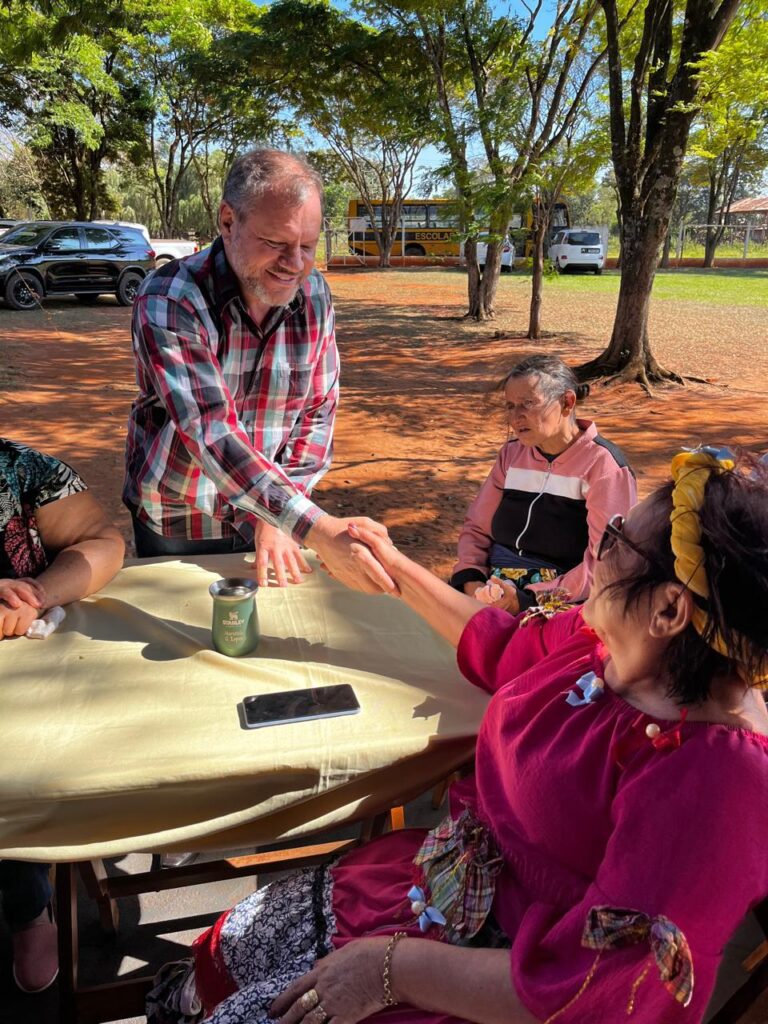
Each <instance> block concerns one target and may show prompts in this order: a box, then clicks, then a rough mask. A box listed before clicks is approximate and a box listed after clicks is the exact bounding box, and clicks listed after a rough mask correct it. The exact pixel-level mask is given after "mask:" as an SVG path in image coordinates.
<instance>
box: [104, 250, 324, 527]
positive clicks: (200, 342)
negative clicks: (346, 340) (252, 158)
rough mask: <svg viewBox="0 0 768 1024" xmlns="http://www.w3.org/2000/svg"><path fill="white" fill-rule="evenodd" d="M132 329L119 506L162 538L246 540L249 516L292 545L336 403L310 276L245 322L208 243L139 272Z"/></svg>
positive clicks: (319, 303)
mask: <svg viewBox="0 0 768 1024" xmlns="http://www.w3.org/2000/svg"><path fill="white" fill-rule="evenodd" d="M132 334H133V348H134V354H135V357H136V376H137V384H138V388H139V396H138V398H137V399H136V400H135V401H134V403H133V406H132V408H131V414H130V419H129V423H128V439H127V444H126V480H125V486H124V489H123V500H124V501H125V503H126V504H127V505H128V507H129V508H131V509H133V510H134V511H136V513H137V515H138V518H139V519H140V520H141V521H142V522H145V523H146V524H147V525H148V526H149V527H150V528H151V529H153V530H155V532H157V533H161V534H163V535H165V536H170V537H185V538H187V539H189V540H201V539H208V538H218V537H230V536H233V535H234V534H235V533H237V534H240V535H241V536H243V537H245V538H246V539H247V540H250V539H251V538H252V536H253V528H254V525H255V523H256V520H257V518H262V519H265V520H266V521H267V522H269V523H272V524H273V525H277V526H280V527H281V528H282V529H283V530H285V531H288V532H290V533H292V534H293V536H294V538H295V539H296V540H299V541H300V540H302V539H303V538H304V537H305V536H306V534H307V532H308V531H309V529H310V527H311V526H312V524H313V523H314V522H316V520H317V519H318V518H319V517H320V516H321V515H322V514H323V513H322V512H321V510H320V509H319V508H318V507H317V506H316V505H315V504H314V503H313V502H312V501H311V500H310V499H309V497H308V495H309V494H310V492H311V490H312V488H313V487H314V486H315V484H316V483H317V482H318V480H320V478H321V477H322V476H323V474H324V473H325V472H326V471H327V470H328V468H329V466H330V463H331V452H332V438H333V422H334V416H335V412H336V404H337V401H338V379H339V358H338V352H337V349H336V338H335V323H334V312H333V305H332V302H331V296H330V292H329V290H328V286H327V284H326V283H325V280H324V278H323V276H322V275H321V274H320V273H319V271H316V270H315V271H313V272H312V273H311V274H310V275H309V277H308V278H307V280H306V281H305V282H304V285H303V287H302V289H301V290H300V291H299V293H298V295H297V296H296V298H295V299H294V300H293V302H292V303H291V304H290V305H289V306H285V307H280V308H277V309H275V310H274V311H273V315H272V316H271V318H270V319H269V320H268V321H267V322H266V323H265V324H264V325H263V328H259V327H257V326H256V325H255V324H254V323H253V321H252V320H251V318H250V316H249V315H248V312H247V310H246V308H245V306H244V304H243V302H242V300H241V297H240V291H239V286H238V281H237V278H236V277H235V275H234V273H233V271H232V269H231V268H230V266H229V263H228V262H227V259H226V255H225V253H224V246H223V244H222V242H221V239H217V240H216V242H214V244H213V245H212V246H211V247H210V249H208V250H204V251H203V252H201V253H198V254H197V255H195V256H192V257H189V258H188V259H185V260H182V261H180V262H176V261H173V262H171V263H169V264H167V266H165V267H163V268H161V269H160V270H158V271H156V272H155V273H154V274H150V276H149V277H148V278H146V280H145V282H144V284H143V285H142V288H141V290H140V293H139V296H138V298H137V299H136V302H135V304H134V308H133V325H132Z"/></svg>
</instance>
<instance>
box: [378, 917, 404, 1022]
mask: <svg viewBox="0 0 768 1024" xmlns="http://www.w3.org/2000/svg"><path fill="white" fill-rule="evenodd" d="M407 934H408V933H407V932H395V934H394V935H393V936H392V938H391V939H390V940H389V942H388V943H387V949H386V952H385V953H384V965H383V967H382V970H381V980H382V983H383V985H384V998H383V999H382V1003H383V1004H384V1005H385V1006H397V1000H396V999H394V998H393V997H392V981H391V979H390V974H391V972H392V954H393V953H394V952H395V946H396V945H397V944H398V942H399V941H400V939H404V938H405V937H406V935H407Z"/></svg>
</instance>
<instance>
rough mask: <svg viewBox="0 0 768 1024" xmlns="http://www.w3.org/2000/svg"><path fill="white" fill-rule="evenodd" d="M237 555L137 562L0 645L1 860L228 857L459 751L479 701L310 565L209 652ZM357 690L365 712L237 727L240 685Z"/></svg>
mask: <svg viewBox="0 0 768 1024" xmlns="http://www.w3.org/2000/svg"><path fill="white" fill-rule="evenodd" d="M248 572H249V567H248V566H247V565H246V564H245V562H244V560H243V557H242V556H240V555H226V556H221V557H219V556H205V557H195V558H184V559H180V560H167V559H166V560H158V561H151V562H150V561H141V562H140V561H137V562H135V563H133V564H131V565H129V566H127V567H126V568H124V569H123V570H122V571H121V572H120V573H119V574H118V576H117V577H116V578H115V580H113V582H112V583H111V584H110V585H109V586H108V587H106V588H105V589H104V590H103V591H101V592H100V593H99V594H98V595H95V596H94V597H92V598H89V599H87V600H85V601H82V602H79V603H78V604H74V605H71V606H70V607H69V608H68V609H67V618H66V621H65V622H64V624H63V625H62V626H61V627H60V628H59V631H58V632H57V633H55V634H54V635H53V636H51V637H49V638H48V639H47V640H27V639H26V638H19V639H16V640H4V641H2V642H0V679H1V683H0V780H1V781H0V857H18V858H22V859H30V860H78V859H87V858H90V857H101V856H117V855H119V854H124V853H128V852H131V851H139V850H159V849H169V848H174V847H175V848H176V849H180V848H183V849H195V850H201V849H231V848H237V847H238V846H245V845H259V844H264V843H267V842H270V841H277V840H280V839H284V838H289V837H293V836H298V835H302V834H307V833H308V832H310V831H315V830H317V829H320V828H326V827H327V826H329V825H335V824H338V823H340V822H343V821H349V820H353V819H356V818H361V817H364V816H367V815H368V814H372V813H375V812H377V811H379V810H383V809H386V808H387V807H388V806H390V805H392V804H393V803H397V802H398V801H399V800H400V799H401V798H405V799H408V798H410V796H413V795H416V794H417V793H418V792H421V791H423V790H424V789H426V788H428V787H429V786H430V785H432V784H433V783H434V782H435V781H436V780H438V779H439V778H440V777H442V776H443V775H444V774H445V773H447V772H449V771H451V770H452V769H453V768H455V767H457V766H458V765H459V764H461V763H463V762H464V761H466V760H467V758H468V757H470V756H471V754H472V750H473V748H474V742H475V735H476V732H477V727H478V724H479V722H480V718H481V716H482V713H483V710H484V708H485V705H486V701H487V698H486V697H484V695H483V694H482V693H480V692H479V691H477V690H476V689H475V688H474V687H472V686H471V685H470V684H469V683H467V682H466V681H464V680H463V679H462V678H461V676H460V674H459V672H458V670H457V669H456V664H455V653H454V651H453V650H452V648H451V647H450V646H449V645H448V644H446V643H445V642H443V641H442V640H441V639H440V638H439V637H438V636H437V635H436V634H435V633H434V632H433V631H432V630H431V629H430V628H429V627H428V626H426V625H424V624H423V623H422V622H421V620H420V619H419V618H418V617H417V616H415V615H414V614H412V613H411V612H410V611H409V609H407V608H406V607H404V606H403V605H402V604H401V603H400V602H398V601H396V600H394V599H392V598H388V597H383V596H377V597H370V596H366V595H361V594H357V593H354V592H352V591H350V590H347V589H346V588H344V587H342V586H341V585H339V584H338V583H336V582H334V581H333V580H330V579H329V578H328V577H327V575H326V574H325V573H323V572H321V571H320V570H319V569H318V570H316V571H315V572H314V573H313V574H312V575H311V576H310V577H309V578H308V579H307V580H306V582H304V583H303V584H301V585H299V586H292V587H288V588H286V589H284V590H281V589H279V588H277V587H270V588H268V589H264V590H261V591H260V592H259V596H258V608H259V617H260V621H261V630H262V641H261V644H260V645H259V647H258V649H257V650H256V651H255V652H254V653H253V654H251V655H249V656H247V657H245V658H228V657H225V656H224V655H221V654H218V653H216V652H215V651H213V650H212V648H211V636H210V620H211V599H210V597H209V595H208V586H209V584H210V583H211V582H212V581H213V580H215V579H217V578H219V577H220V576H233V575H244V574H246V573H248ZM337 682H349V683H351V684H352V686H353V687H354V689H355V692H356V694H357V698H358V700H359V702H360V705H361V711H360V713H359V714H357V715H353V716H349V717H339V718H331V719H324V720H320V721H313V722H310V721H308V722H301V723H295V724H290V725H281V726H275V727H272V728H263V729H255V730H250V731H245V730H243V729H241V727H240V722H239V718H238V714H237V704H238V702H239V701H240V700H242V698H243V697H244V696H247V695H248V694H255V693H264V692H267V691H274V690H286V689H292V688H296V689H298V688H302V687H306V686H316V685H322V684H327V683H337Z"/></svg>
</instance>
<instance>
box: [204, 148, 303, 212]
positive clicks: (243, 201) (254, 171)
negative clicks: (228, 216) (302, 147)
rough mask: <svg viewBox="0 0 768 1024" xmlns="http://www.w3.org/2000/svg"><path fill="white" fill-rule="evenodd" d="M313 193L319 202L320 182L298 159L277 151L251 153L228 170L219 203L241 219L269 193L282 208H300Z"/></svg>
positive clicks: (299, 158)
mask: <svg viewBox="0 0 768 1024" xmlns="http://www.w3.org/2000/svg"><path fill="white" fill-rule="evenodd" d="M312 191H315V192H316V193H317V194H318V196H319V197H320V202H321V203H322V201H323V179H322V178H321V177H320V175H319V174H318V173H317V171H316V170H315V169H314V167H310V165H309V164H308V163H307V161H306V160H305V159H304V157H302V156H298V155H297V154H295V153H284V152H283V151H282V150H279V149H251V150H249V152H247V153H243V155H242V156H239V157H238V158H237V159H236V160H235V162H234V163H233V164H232V166H231V168H230V169H229V174H228V175H227V180H226V181H225V182H224V193H223V195H222V197H221V198H222V200H223V201H224V202H225V203H229V205H230V206H231V207H232V209H233V210H235V211H236V212H237V214H238V216H241V217H242V216H243V215H245V214H246V213H247V212H248V209H249V208H250V207H251V206H252V205H253V204H254V203H256V202H258V201H259V200H260V199H261V198H262V196H264V195H266V194H267V193H270V194H272V195H274V196H275V198H276V199H277V200H279V201H280V202H282V203H284V204H285V205H286V206H300V205H301V204H302V203H303V202H305V201H306V199H307V197H308V196H309V195H310V193H311V192H312Z"/></svg>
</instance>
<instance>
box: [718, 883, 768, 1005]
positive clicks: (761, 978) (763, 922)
mask: <svg viewBox="0 0 768 1024" xmlns="http://www.w3.org/2000/svg"><path fill="white" fill-rule="evenodd" d="M755 917H756V918H757V923H758V924H759V925H760V927H761V929H762V931H763V935H764V936H765V938H764V939H763V941H762V942H761V943H760V945H759V946H758V947H757V949H755V950H753V951H752V952H751V953H750V954H749V956H748V957H747V958H746V960H744V962H743V963H742V967H743V968H744V970H745V971H747V972H748V973H749V978H748V979H747V981H745V983H744V984H743V985H742V986H741V988H740V989H738V990H737V991H736V992H735V993H734V994H733V995H732V996H731V998H730V999H729V1000H728V1001H727V1002H726V1003H725V1004H724V1005H723V1006H721V1007H720V1009H719V1010H718V1011H717V1013H716V1014H715V1015H714V1016H713V1017H711V1018H710V1020H709V1024H738V1022H739V1021H740V1020H741V1018H742V1017H743V1016H744V1014H745V1013H747V1012H748V1011H749V1010H750V1009H751V1008H752V1007H753V1006H754V1004H755V1003H756V1002H757V1000H758V999H759V998H760V997H761V996H762V995H763V994H764V993H765V992H767V991H768V898H766V899H764V900H763V902H762V903H760V904H759V905H758V906H757V907H756V908H755Z"/></svg>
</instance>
